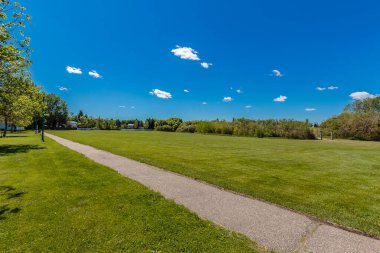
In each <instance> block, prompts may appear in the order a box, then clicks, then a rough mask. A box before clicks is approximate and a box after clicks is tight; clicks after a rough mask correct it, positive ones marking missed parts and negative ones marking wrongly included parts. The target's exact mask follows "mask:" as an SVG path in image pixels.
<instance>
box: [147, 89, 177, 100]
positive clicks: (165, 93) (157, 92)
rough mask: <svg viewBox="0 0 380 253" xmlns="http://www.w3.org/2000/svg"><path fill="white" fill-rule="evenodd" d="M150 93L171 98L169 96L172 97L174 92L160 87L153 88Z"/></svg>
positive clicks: (163, 97)
mask: <svg viewBox="0 0 380 253" xmlns="http://www.w3.org/2000/svg"><path fill="white" fill-rule="evenodd" d="M149 94H150V95H154V96H156V97H158V98H162V99H169V98H172V94H170V92H167V91H162V90H159V89H153V90H152V91H150V92H149Z"/></svg>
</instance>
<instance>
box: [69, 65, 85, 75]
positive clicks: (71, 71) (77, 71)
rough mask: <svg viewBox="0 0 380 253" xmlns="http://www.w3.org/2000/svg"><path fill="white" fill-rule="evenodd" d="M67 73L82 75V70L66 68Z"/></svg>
mask: <svg viewBox="0 0 380 253" xmlns="http://www.w3.org/2000/svg"><path fill="white" fill-rule="evenodd" d="M66 71H67V72H69V73H70V74H79V75H80V74H82V70H81V69H80V68H75V67H70V66H67V67H66Z"/></svg>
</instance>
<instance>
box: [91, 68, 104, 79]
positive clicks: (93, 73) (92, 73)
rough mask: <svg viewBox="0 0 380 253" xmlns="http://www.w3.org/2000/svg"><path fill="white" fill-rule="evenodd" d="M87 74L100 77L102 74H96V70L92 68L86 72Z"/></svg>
mask: <svg viewBox="0 0 380 253" xmlns="http://www.w3.org/2000/svg"><path fill="white" fill-rule="evenodd" d="M88 74H89V75H90V76H92V77H94V78H101V77H102V76H101V75H99V74H98V72H96V70H92V71H90V72H88Z"/></svg>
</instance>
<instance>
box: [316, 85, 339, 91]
mask: <svg viewBox="0 0 380 253" xmlns="http://www.w3.org/2000/svg"><path fill="white" fill-rule="evenodd" d="M337 89H339V87H338V86H328V87H319V86H318V87H317V90H319V91H324V90H337Z"/></svg>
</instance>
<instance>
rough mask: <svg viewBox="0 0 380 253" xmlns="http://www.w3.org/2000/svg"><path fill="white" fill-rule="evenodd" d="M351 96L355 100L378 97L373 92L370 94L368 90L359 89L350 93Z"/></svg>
mask: <svg viewBox="0 0 380 253" xmlns="http://www.w3.org/2000/svg"><path fill="white" fill-rule="evenodd" d="M350 97H351V98H352V99H354V100H364V99H367V98H374V97H376V96H375V95H373V94H370V93H368V92H366V91H357V92H353V93H351V94H350Z"/></svg>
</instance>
